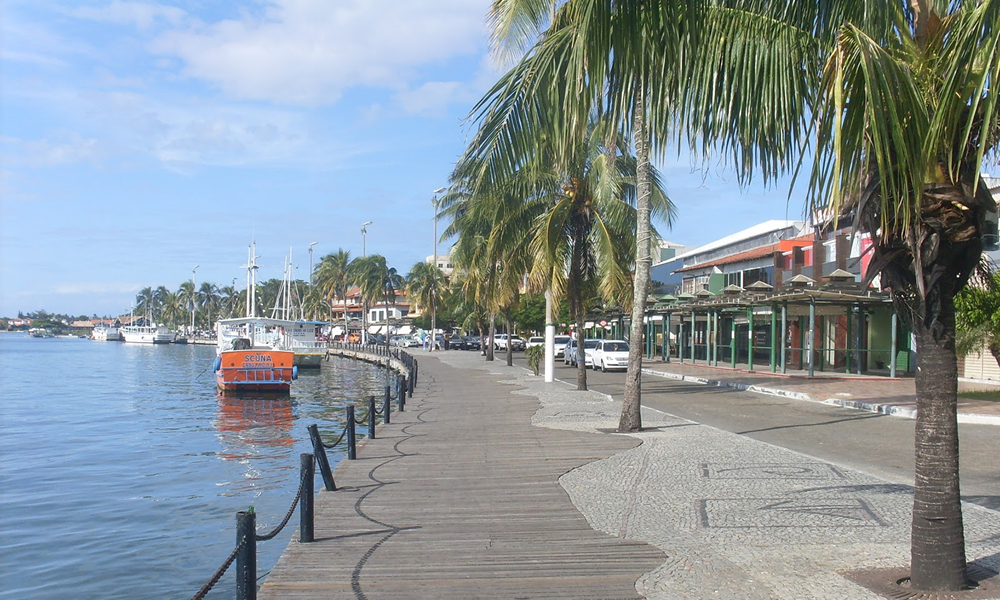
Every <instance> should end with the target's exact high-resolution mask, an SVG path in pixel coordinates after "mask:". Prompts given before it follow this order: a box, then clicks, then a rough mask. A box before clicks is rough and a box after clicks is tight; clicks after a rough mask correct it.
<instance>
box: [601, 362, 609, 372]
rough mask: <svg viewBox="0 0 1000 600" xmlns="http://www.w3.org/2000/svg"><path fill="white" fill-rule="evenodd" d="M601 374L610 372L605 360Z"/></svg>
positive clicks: (602, 363)
mask: <svg viewBox="0 0 1000 600" xmlns="http://www.w3.org/2000/svg"><path fill="white" fill-rule="evenodd" d="M601 372H602V373H607V372H608V366H607V365H606V364H604V361H603V360H602V361H601Z"/></svg>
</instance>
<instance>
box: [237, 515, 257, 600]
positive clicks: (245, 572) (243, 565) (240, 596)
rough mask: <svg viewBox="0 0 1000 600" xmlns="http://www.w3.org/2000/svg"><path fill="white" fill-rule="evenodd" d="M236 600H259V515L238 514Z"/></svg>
mask: <svg viewBox="0 0 1000 600" xmlns="http://www.w3.org/2000/svg"><path fill="white" fill-rule="evenodd" d="M236 544H237V546H240V545H241V544H242V545H241V546H240V551H239V552H238V553H237V554H236V600H257V514H256V513H254V512H253V509H250V510H241V511H240V512H238V513H236Z"/></svg>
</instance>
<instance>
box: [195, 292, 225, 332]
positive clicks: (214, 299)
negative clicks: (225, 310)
mask: <svg viewBox="0 0 1000 600" xmlns="http://www.w3.org/2000/svg"><path fill="white" fill-rule="evenodd" d="M197 304H198V308H199V309H200V311H199V316H201V317H202V319H203V320H204V323H205V326H206V327H207V328H209V329H210V328H211V327H212V323H214V321H212V315H213V314H215V315H216V316H218V313H219V307H220V296H219V287H218V286H217V285H215V284H214V283H211V282H208V281H204V282H202V284H201V286H200V287H199V288H198V302H197Z"/></svg>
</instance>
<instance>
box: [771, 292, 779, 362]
mask: <svg viewBox="0 0 1000 600" xmlns="http://www.w3.org/2000/svg"><path fill="white" fill-rule="evenodd" d="M775 308H777V307H776V306H775V305H774V303H772V304H771V372H772V373H775V372H777V370H778V363H777V360H778V356H777V355H778V353H777V352H776V350H777V349H776V348H775V347H774V345H775V344H776V343H777V341H778V313H777V311H776V310H775Z"/></svg>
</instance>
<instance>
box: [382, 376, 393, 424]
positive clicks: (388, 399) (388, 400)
mask: <svg viewBox="0 0 1000 600" xmlns="http://www.w3.org/2000/svg"><path fill="white" fill-rule="evenodd" d="M382 407H383V408H384V409H385V416H384V419H383V420H384V421H385V424H386V425H388V424H389V419H390V413H391V412H392V388H391V387H390V386H388V385H387V386H385V403H384V404H383V405H382Z"/></svg>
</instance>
